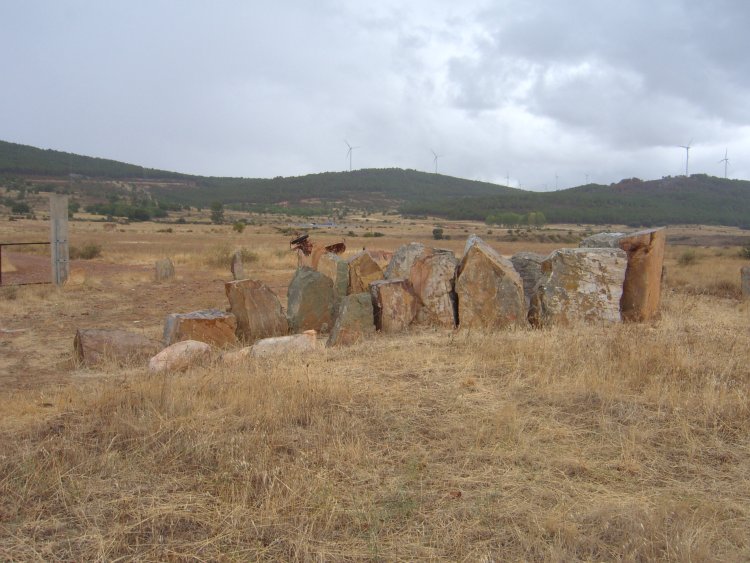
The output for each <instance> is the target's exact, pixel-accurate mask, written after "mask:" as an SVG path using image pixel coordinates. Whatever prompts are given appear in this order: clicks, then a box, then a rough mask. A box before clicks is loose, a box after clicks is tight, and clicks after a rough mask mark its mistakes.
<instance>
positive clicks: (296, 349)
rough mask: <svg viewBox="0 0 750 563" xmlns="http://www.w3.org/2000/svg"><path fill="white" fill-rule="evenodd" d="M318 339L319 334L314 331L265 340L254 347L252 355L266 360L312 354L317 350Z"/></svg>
mask: <svg viewBox="0 0 750 563" xmlns="http://www.w3.org/2000/svg"><path fill="white" fill-rule="evenodd" d="M316 337H317V333H316V332H315V331H314V330H306V331H305V332H303V333H302V334H292V335H290V336H277V337H275V338H264V339H263V340H258V342H256V343H255V344H253V345H252V347H251V348H250V354H251V355H252V356H253V357H255V358H266V357H269V356H279V355H285V354H302V353H307V352H312V351H314V350H315V348H316V343H317V339H316Z"/></svg>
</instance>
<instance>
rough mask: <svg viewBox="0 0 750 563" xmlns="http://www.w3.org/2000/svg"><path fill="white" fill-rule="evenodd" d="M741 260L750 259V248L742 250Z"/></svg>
mask: <svg viewBox="0 0 750 563" xmlns="http://www.w3.org/2000/svg"><path fill="white" fill-rule="evenodd" d="M740 258H748V259H750V246H746V247H744V248H740Z"/></svg>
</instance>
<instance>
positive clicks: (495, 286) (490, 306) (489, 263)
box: [456, 235, 526, 328]
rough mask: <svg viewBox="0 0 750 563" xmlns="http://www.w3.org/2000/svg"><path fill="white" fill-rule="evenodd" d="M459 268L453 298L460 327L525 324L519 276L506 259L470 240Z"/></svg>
mask: <svg viewBox="0 0 750 563" xmlns="http://www.w3.org/2000/svg"><path fill="white" fill-rule="evenodd" d="M469 243H470V244H468V245H467V246H468V248H467V250H466V252H465V253H464V256H463V258H462V259H461V263H460V264H459V266H458V275H457V276H456V295H457V297H458V322H459V324H460V326H461V327H462V328H503V327H506V326H509V325H514V324H526V304H525V302H524V297H523V285H522V282H521V276H519V275H518V272H516V270H515V269H514V268H513V264H512V263H511V261H510V260H508V259H507V258H503V257H502V256H500V254H498V253H497V252H496V251H495V249H493V248H492V247H491V246H489V245H488V244H487V243H485V242H484V241H483V240H482V239H480V238H479V237H477V236H474V235H472V236H471V237H469Z"/></svg>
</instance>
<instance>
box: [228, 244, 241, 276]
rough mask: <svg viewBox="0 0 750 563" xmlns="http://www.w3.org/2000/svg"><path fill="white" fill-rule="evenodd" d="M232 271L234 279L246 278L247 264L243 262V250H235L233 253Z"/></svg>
mask: <svg viewBox="0 0 750 563" xmlns="http://www.w3.org/2000/svg"><path fill="white" fill-rule="evenodd" d="M229 269H230V270H231V271H232V279H233V280H244V279H245V266H244V265H243V264H242V251H241V250H235V251H234V254H232V263H231V264H230V266H229Z"/></svg>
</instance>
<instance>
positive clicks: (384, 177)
mask: <svg viewBox="0 0 750 563" xmlns="http://www.w3.org/2000/svg"><path fill="white" fill-rule="evenodd" d="M71 173H72V174H73V175H74V177H75V178H76V181H75V183H73V184H72V188H70V187H68V188H67V189H74V190H76V189H78V190H80V191H81V192H85V193H86V194H87V197H89V198H91V197H94V198H96V197H99V198H101V199H102V200H103V201H104V200H106V198H107V194H108V193H110V192H111V193H114V192H115V191H116V190H120V192H118V194H119V195H118V197H131V198H134V197H136V196H135V195H131V196H127V192H125V195H123V192H122V191H121V190H122V188H121V186H120V187H117V186H115V185H113V184H114V183H115V181H118V182H119V184H122V183H130V184H131V185H132V186H134V187H137V188H138V189H137V190H132V191H133V193H137V194H138V196H137V197H140V198H142V197H147V198H151V200H152V201H160V202H164V203H170V204H180V205H191V206H204V207H205V206H207V205H209V204H210V203H211V202H214V201H220V202H222V203H224V204H229V205H233V206H236V207H239V208H243V209H247V210H251V211H264V212H271V213H274V212H284V213H288V212H292V211H293V212H297V213H321V214H327V213H331V212H332V211H333V210H334V209H342V208H352V209H355V208H359V209H368V210H371V211H377V210H382V211H386V210H388V211H392V210H398V211H400V212H402V213H405V214H411V215H431V216H436V217H444V218H446V219H475V220H485V219H487V218H488V217H489V216H492V215H498V214H503V213H508V212H512V213H517V214H527V213H531V212H541V213H543V214H544V216H545V217H546V219H547V221H548V222H551V223H592V224H620V223H624V224H628V225H633V226H640V225H644V226H645V225H657V224H661V225H668V224H688V223H691V224H721V225H731V226H740V227H743V228H750V182H747V181H745V180H727V179H723V178H716V177H713V176H707V175H704V174H694V175H692V176H690V177H685V176H676V177H665V178H662V179H661V180H650V181H642V180H639V179H637V178H631V179H627V180H622V181H621V182H619V183H617V184H611V185H609V186H604V185H598V184H588V185H585V186H578V187H575V188H570V189H566V190H560V191H555V192H532V191H526V190H520V189H514V188H508V187H505V186H499V185H496V184H491V183H487V182H477V181H473V180H465V179H462V178H454V177H451V176H444V175H442V174H434V173H428V172H420V171H417V170H403V169H400V168H387V169H362V170H354V171H352V172H323V173H319V174H308V175H305V176H298V177H288V178H282V177H277V178H273V179H263V178H222V177H205V176H194V175H189V174H181V173H178V172H169V171H164V170H155V169H151V168H143V167H141V166H137V165H134V164H126V163H123V162H118V161H115V160H109V159H103V158H93V157H88V156H82V155H77V154H72V153H66V152H61V151H55V150H50V149H46V150H44V149H39V148H36V147H30V146H26V145H19V144H16V143H9V142H5V141H0V184H1V183H2V177H3V176H4V177H6V178H10V177H13V176H19V177H27V178H31V181H34V182H39V183H41V184H43V183H44V180H41V179H39V177H47V178H49V177H52V178H60V179H62V178H64V179H66V180H69V179H70V174H71ZM58 184H59V183H58ZM53 187H54V186H53Z"/></svg>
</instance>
